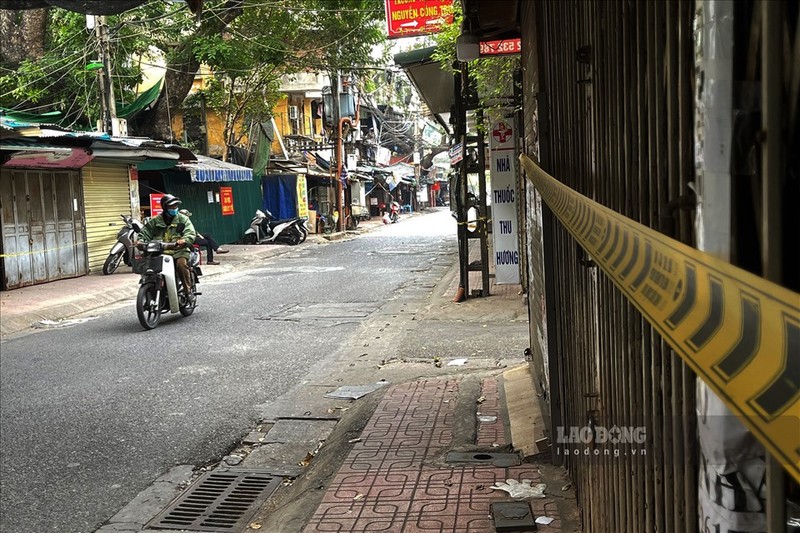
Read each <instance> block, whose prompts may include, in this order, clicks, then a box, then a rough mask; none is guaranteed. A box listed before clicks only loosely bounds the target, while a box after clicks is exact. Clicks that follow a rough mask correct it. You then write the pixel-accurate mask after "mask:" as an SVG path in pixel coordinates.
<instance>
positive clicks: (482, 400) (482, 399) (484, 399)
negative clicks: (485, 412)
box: [475, 396, 486, 403]
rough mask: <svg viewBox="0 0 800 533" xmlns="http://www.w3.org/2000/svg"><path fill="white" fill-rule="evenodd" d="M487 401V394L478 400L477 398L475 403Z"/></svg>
mask: <svg viewBox="0 0 800 533" xmlns="http://www.w3.org/2000/svg"><path fill="white" fill-rule="evenodd" d="M485 401H486V396H481V397H480V398H478V399H477V400H475V403H483V402H485Z"/></svg>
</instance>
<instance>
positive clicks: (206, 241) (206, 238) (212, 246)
mask: <svg viewBox="0 0 800 533" xmlns="http://www.w3.org/2000/svg"><path fill="white" fill-rule="evenodd" d="M180 212H181V214H184V215H186V216H187V217H190V216H192V212H191V211H189V210H188V209H181V211H180ZM194 243H195V244H197V245H198V246H205V248H206V257H207V260H206V264H207V265H218V264H219V261H214V252H216V253H218V254H227V253H228V252H229V251H230V250H227V249H225V248H220V246H219V243H218V242H217V241H215V240H214V237H213V236H212V235H211V234H210V233H200V232H198V233H197V238H196V239H195V240H194Z"/></svg>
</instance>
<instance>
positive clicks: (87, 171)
mask: <svg viewBox="0 0 800 533" xmlns="http://www.w3.org/2000/svg"><path fill="white" fill-rule="evenodd" d="M81 172H82V176H83V198H84V205H85V206H86V240H87V245H88V251H89V271H90V272H99V271H100V270H102V268H103V262H104V261H105V260H106V257H108V252H109V250H111V247H112V246H113V245H114V243H115V242H117V232H118V231H119V229H120V228H121V227H122V224H123V222H122V219H121V218H120V215H122V214H125V215H130V214H131V200H130V181H129V178H128V166H127V164H119V163H107V162H97V161H92V162H91V163H89V164H88V165H86V166H85V167H83V170H82V171H81Z"/></svg>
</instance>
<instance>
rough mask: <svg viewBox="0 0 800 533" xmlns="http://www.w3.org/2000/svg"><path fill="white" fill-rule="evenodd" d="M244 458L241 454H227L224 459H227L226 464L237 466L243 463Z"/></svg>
mask: <svg viewBox="0 0 800 533" xmlns="http://www.w3.org/2000/svg"><path fill="white" fill-rule="evenodd" d="M242 460H243V458H242V456H241V455H227V456H225V459H223V461H225V464H226V465H229V466H236V465H238V464H239V463H241V462H242Z"/></svg>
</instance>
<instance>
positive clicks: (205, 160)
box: [175, 155, 253, 182]
mask: <svg viewBox="0 0 800 533" xmlns="http://www.w3.org/2000/svg"><path fill="white" fill-rule="evenodd" d="M175 169H176V170H182V171H184V172H188V173H189V174H190V175H191V177H192V181H195V182H219V181H253V169H252V168H247V167H240V166H239V165H234V164H233V163H226V162H224V161H220V160H218V159H213V158H211V157H206V156H203V155H198V156H197V161H182V162H180V163H178V164H177V165H175Z"/></svg>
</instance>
